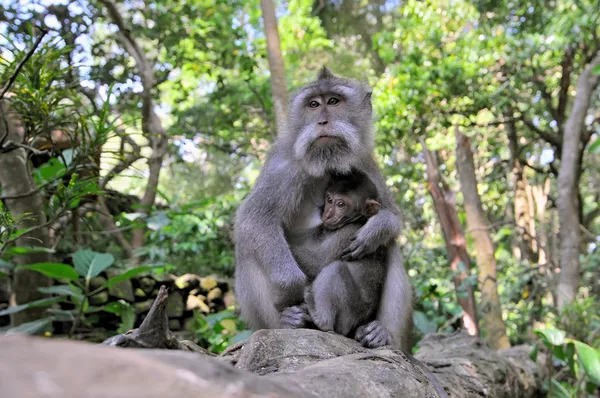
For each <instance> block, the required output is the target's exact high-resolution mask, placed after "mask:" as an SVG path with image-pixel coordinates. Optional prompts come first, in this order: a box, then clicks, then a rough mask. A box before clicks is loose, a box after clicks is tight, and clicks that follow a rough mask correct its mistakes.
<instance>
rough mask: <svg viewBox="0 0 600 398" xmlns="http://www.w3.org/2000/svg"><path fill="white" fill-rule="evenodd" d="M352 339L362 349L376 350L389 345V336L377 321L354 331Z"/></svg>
mask: <svg viewBox="0 0 600 398" xmlns="http://www.w3.org/2000/svg"><path fill="white" fill-rule="evenodd" d="M354 339H355V340H356V341H358V342H359V343H360V344H362V345H363V346H364V347H367V348H377V347H381V346H384V345H387V344H389V341H390V334H389V332H388V331H387V329H386V328H385V327H384V326H383V325H382V324H381V323H380V322H379V321H372V322H369V323H367V324H365V325H362V326H360V327H359V328H358V329H356V334H355V335H354Z"/></svg>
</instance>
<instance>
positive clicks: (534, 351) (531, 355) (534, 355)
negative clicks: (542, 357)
mask: <svg viewBox="0 0 600 398" xmlns="http://www.w3.org/2000/svg"><path fill="white" fill-rule="evenodd" d="M539 351H540V346H539V345H538V344H534V345H533V349H532V350H531V352H530V353H529V359H531V360H532V361H533V362H537V357H538V352H539Z"/></svg>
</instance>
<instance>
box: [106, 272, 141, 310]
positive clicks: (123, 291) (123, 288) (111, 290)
mask: <svg viewBox="0 0 600 398" xmlns="http://www.w3.org/2000/svg"><path fill="white" fill-rule="evenodd" d="M106 272H107V275H108V277H109V279H110V278H111V277H113V276H116V275H119V274H118V273H116V272H115V271H110V270H107V271H106ZM108 294H109V295H111V296H113V297H116V298H120V299H123V300H125V301H127V302H129V303H133V302H134V301H135V296H134V295H133V284H132V283H131V280H130V279H127V280H124V281H121V282H119V283H115V284H114V285H111V286H109V287H108Z"/></svg>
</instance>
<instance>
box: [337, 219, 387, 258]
mask: <svg viewBox="0 0 600 398" xmlns="http://www.w3.org/2000/svg"><path fill="white" fill-rule="evenodd" d="M365 232H368V231H365V230H364V227H363V228H361V229H360V230H358V232H357V233H356V235H354V237H353V238H352V240H351V241H350V245H348V247H347V248H346V250H344V251H343V252H342V256H341V259H342V260H345V261H352V260H360V259H361V258H363V257H365V256H366V255H368V254H371V253H373V252H374V251H375V250H377V248H378V247H379V245H378V244H377V242H376V239H373V238H371V236H370V235H368V234H367V233H365Z"/></svg>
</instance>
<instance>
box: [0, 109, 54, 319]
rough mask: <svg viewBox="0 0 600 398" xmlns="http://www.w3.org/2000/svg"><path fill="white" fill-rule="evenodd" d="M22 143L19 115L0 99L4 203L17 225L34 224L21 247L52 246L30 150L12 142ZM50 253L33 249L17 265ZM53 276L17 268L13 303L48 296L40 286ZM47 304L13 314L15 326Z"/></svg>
mask: <svg viewBox="0 0 600 398" xmlns="http://www.w3.org/2000/svg"><path fill="white" fill-rule="evenodd" d="M11 142H12V143H15V144H17V143H18V144H20V143H21V135H20V134H19V131H18V119H17V116H16V115H15V114H14V113H13V112H12V110H11V109H10V106H9V104H8V103H7V102H5V101H1V102H0V186H1V187H2V196H4V197H6V198H8V197H11V198H13V199H5V200H4V204H5V205H6V208H7V209H8V210H9V211H10V213H11V215H12V217H13V218H14V219H15V220H19V221H18V222H17V224H16V226H17V228H19V229H23V228H33V227H36V228H35V229H33V230H32V231H30V232H28V233H26V234H24V235H22V236H21V237H20V238H19V239H17V240H16V241H15V244H16V245H17V246H19V247H29V248H36V247H41V248H48V241H49V235H48V228H47V226H46V214H45V213H44V206H43V198H42V195H41V194H40V192H38V191H36V190H35V189H36V185H35V182H34V181H33V178H32V177H31V172H30V170H29V167H28V162H27V152H26V151H25V149H23V148H17V147H14V146H12V147H11V146H10V143H11ZM50 260H51V257H50V254H49V253H29V254H25V255H21V256H16V257H15V260H14V263H15V265H25V264H36V263H43V262H50ZM51 283H52V280H51V279H50V278H48V277H46V276H44V275H42V274H40V273H39V272H35V271H29V270H16V271H15V273H14V275H13V282H12V294H11V298H10V305H11V306H15V305H20V304H26V303H28V302H30V301H34V300H39V299H41V298H44V297H45V295H43V294H42V293H40V292H39V291H38V288H40V287H47V286H50V284H51ZM44 311H45V308H29V309H27V310H24V311H20V312H17V313H14V314H11V324H12V325H13V326H17V325H20V324H22V323H26V322H30V321H33V320H36V319H39V318H41V317H42V316H43V313H44Z"/></svg>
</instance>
